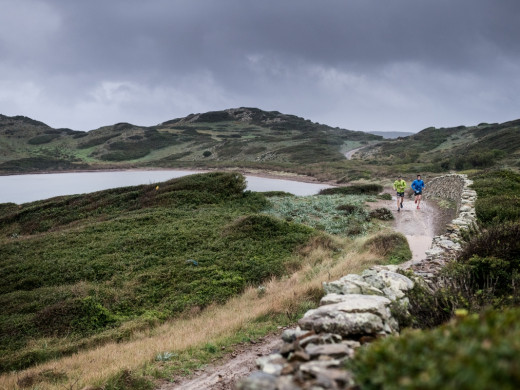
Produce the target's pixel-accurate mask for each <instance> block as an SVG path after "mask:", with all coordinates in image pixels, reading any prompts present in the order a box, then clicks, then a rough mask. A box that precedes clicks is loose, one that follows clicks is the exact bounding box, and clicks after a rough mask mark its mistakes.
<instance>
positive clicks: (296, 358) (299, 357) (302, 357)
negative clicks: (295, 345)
mask: <svg viewBox="0 0 520 390" xmlns="http://www.w3.org/2000/svg"><path fill="white" fill-rule="evenodd" d="M287 360H288V361H289V362H308V361H309V360H311V356H310V355H309V354H308V353H307V352H304V351H296V352H294V353H291V354H290V355H289V357H288V359H287Z"/></svg>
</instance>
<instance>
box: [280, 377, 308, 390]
mask: <svg viewBox="0 0 520 390" xmlns="http://www.w3.org/2000/svg"><path fill="white" fill-rule="evenodd" d="M276 385H277V386H278V390H302V388H301V387H300V386H298V385H297V384H296V383H294V380H293V376H292V375H287V376H282V377H280V378H278V379H277V380H276Z"/></svg>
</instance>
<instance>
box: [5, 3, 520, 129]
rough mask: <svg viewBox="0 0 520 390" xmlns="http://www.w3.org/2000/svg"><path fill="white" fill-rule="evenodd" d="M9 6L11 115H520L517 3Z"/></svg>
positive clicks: (394, 118) (360, 121)
mask: <svg viewBox="0 0 520 390" xmlns="http://www.w3.org/2000/svg"><path fill="white" fill-rule="evenodd" d="M0 6H1V9H2V10H3V11H5V12H3V15H4V16H3V17H2V16H0V22H2V23H0V25H3V26H4V27H0V33H1V34H0V53H2V54H0V71H1V73H0V87H3V89H4V92H0V103H1V104H2V105H1V106H0V111H3V106H7V107H8V109H9V110H11V111H12V110H15V109H17V110H19V111H17V112H16V114H25V115H33V116H38V115H40V117H37V118H36V119H41V120H45V119H47V118H54V119H52V120H48V122H50V123H51V124H53V123H58V122H59V123H60V125H61V126H70V127H74V126H76V127H78V128H92V127H97V126H101V125H104V124H107V123H110V122H111V121H116V120H125V121H134V122H137V123H143V124H152V123H156V122H159V121H162V120H167V119H170V118H171V117H174V116H182V115H186V114H188V113H190V112H201V111H206V110H211V109H222V108H227V107H229V106H239V105H250V106H251V105H252V106H259V107H261V108H265V109H277V110H280V111H283V112H288V113H294V114H298V115H301V116H305V117H310V118H311V119H314V120H319V121H320V122H324V123H329V124H332V125H339V126H342V127H350V128H359V129H370V128H377V129H378V130H385V129H388V130H396V129H403V130H404V129H406V130H419V128H420V127H419V128H417V127H415V128H414V127H413V126H421V125H423V124H424V125H425V126H426V125H441V124H442V125H443V124H453V123H450V122H452V121H456V122H457V123H455V124H458V122H460V121H469V123H467V124H472V123H473V122H478V121H483V120H490V121H491V120H508V119H514V118H516V117H517V116H519V115H517V114H516V113H514V107H518V106H519V103H520V101H519V98H518V97H517V96H516V95H517V94H516V92H514V90H515V88H517V87H518V86H520V80H519V78H518V70H519V67H518V64H520V43H519V40H518V37H519V36H520V24H519V23H518V20H519V16H520V3H519V2H518V1H517V0H495V1H492V0H459V1H447V0H436V1H427V0H422V1H421V0H393V1H382V0H341V1H339V0H319V1H318V0H315V1H308V0H290V1H289V0H286V1H255V2H254V1H248V0H220V1H215V0H196V1H194V0H191V1H186V0H182V1H179V0H176V1H167V0H152V1H137V0H112V1H109V2H107V1H88V2H70V1H63V0H61V1H60V0H48V1H2V0H0ZM6 91H7V92H6ZM9 92H11V93H12V95H13V97H12V98H11V99H9ZM60 107H62V108H63V109H62V110H60V109H59V108H60ZM483 107H485V108H486V109H487V111H486V110H484V111H483ZM20 110H23V111H20ZM33 112H34V113H35V114H33ZM4 113H7V114H13V115H14V114H15V113H14V112H4ZM374 113H377V115H374ZM479 115H482V116H485V117H479ZM42 116H44V118H42ZM65 119H67V120H69V121H71V122H72V123H69V124H66V123H63V120H65ZM385 126H387V127H386V128H385Z"/></svg>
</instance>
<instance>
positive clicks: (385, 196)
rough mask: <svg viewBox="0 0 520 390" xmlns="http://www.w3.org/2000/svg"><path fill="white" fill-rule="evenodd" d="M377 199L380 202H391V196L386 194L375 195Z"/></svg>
mask: <svg viewBox="0 0 520 390" xmlns="http://www.w3.org/2000/svg"><path fill="white" fill-rule="evenodd" d="M377 199H381V200H392V195H391V194H388V193H384V194H380V195H377Z"/></svg>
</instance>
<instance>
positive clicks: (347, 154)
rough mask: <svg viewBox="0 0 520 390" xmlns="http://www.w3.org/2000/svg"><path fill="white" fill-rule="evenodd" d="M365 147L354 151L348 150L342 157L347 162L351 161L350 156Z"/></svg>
mask: <svg viewBox="0 0 520 390" xmlns="http://www.w3.org/2000/svg"><path fill="white" fill-rule="evenodd" d="M364 147H365V146H361V147H360V148H356V149H352V150H349V151H348V152H345V153H344V155H345V158H346V159H347V160H352V156H353V155H354V154H355V153H356V152H357V151H359V150H361V149H363V148H364Z"/></svg>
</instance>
